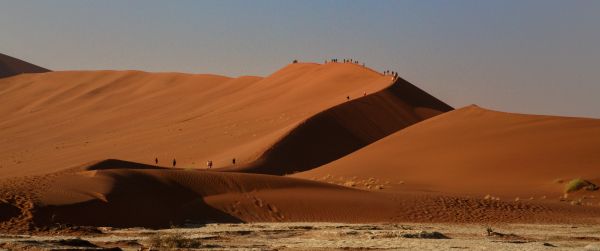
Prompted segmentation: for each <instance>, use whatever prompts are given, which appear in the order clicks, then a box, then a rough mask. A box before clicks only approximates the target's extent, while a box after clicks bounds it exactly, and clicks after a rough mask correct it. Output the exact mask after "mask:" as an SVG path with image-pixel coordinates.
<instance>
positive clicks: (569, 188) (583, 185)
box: [565, 178, 598, 193]
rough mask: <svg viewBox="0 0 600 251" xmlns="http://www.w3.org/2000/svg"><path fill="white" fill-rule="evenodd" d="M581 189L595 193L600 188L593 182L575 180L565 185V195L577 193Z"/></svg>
mask: <svg viewBox="0 0 600 251" xmlns="http://www.w3.org/2000/svg"><path fill="white" fill-rule="evenodd" d="M581 189H585V190H587V191H595V190H598V186H597V185H596V184H594V183H592V182H589V181H587V180H584V179H581V178H577V179H573V180H571V181H569V182H568V183H567V184H566V185H565V193H572V192H577V191H579V190H581Z"/></svg>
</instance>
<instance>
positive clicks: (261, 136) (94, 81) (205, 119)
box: [0, 63, 391, 177]
mask: <svg viewBox="0 0 600 251" xmlns="http://www.w3.org/2000/svg"><path fill="white" fill-rule="evenodd" d="M390 83H391V80H390V77H389V76H382V75H381V74H379V73H376V72H374V71H371V70H369V69H367V68H364V67H361V66H358V65H355V64H342V63H330V64H326V65H320V64H312V63H298V64H291V65H288V66H286V67H284V68H283V69H281V70H279V71H277V72H275V73H274V74H272V75H270V76H267V77H265V78H260V77H239V78H228V77H223V76H216V75H206V74H196V75H194V74H180V73H147V72H139V71H66V72H49V73H42V74H24V75H19V76H15V77H11V78H4V79H0V101H1V102H2V105H1V106H0V116H1V117H2V118H3V119H2V121H0V166H1V168H0V177H14V176H22V175H32V174H44V173H52V172H56V171H60V170H65V169H70V168H73V167H79V166H82V165H86V164H88V163H90V162H94V161H100V160H104V159H124V160H128V161H132V162H139V163H147V164H150V163H154V159H155V158H158V159H159V165H162V166H171V164H172V160H173V158H176V160H177V166H178V167H192V168H205V167H206V161H207V160H213V162H214V168H217V167H223V166H227V165H230V164H231V163H232V159H233V158H236V159H237V163H238V164H239V165H242V164H245V163H248V162H250V161H253V160H256V159H257V158H258V157H259V156H260V155H261V154H262V153H263V152H264V151H265V150H266V149H268V148H269V147H270V146H272V145H273V144H275V143H276V142H277V140H279V139H280V138H281V137H283V136H284V135H286V133H288V131H289V130H291V129H293V128H295V127H296V126H297V125H298V124H299V123H301V122H302V121H305V120H306V119H308V118H310V117H311V116H313V115H315V114H317V113H319V112H321V111H323V110H326V109H328V108H330V107H333V106H335V105H338V104H341V103H344V102H347V101H346V97H347V96H350V97H351V98H356V97H359V96H362V95H363V93H365V92H366V93H373V92H376V91H379V90H382V89H384V88H385V87H387V86H389V85H390Z"/></svg>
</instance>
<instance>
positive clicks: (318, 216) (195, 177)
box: [0, 163, 600, 231]
mask: <svg viewBox="0 0 600 251" xmlns="http://www.w3.org/2000/svg"><path fill="white" fill-rule="evenodd" d="M115 164H116V165H114V166H111V167H110V168H106V169H103V170H94V171H82V172H76V173H69V174H63V175H59V176H53V177H48V176H47V177H46V178H44V179H40V180H38V181H37V189H35V190H34V191H33V192H32V193H31V194H30V195H34V197H35V198H36V199H35V201H37V202H36V204H35V205H34V206H33V207H29V208H28V207H26V206H24V205H19V206H20V208H19V210H21V211H22V214H24V215H25V216H24V217H23V216H20V217H16V218H15V219H14V220H12V221H8V222H2V223H0V230H2V231H12V230H15V229H30V230H31V229H32V227H33V226H37V227H44V226H56V224H74V225H83V226H112V227H140V226H142V227H151V228H164V227H169V226H171V225H175V226H181V225H194V224H204V223H208V222H307V221H308V222H324V221H327V222H332V221H333V222H357V223H359V222H407V221H410V222H589V221H590V220H589V219H590V218H591V217H599V216H600V212H599V211H598V210H593V208H591V209H590V208H589V207H587V208H585V207H579V208H573V207H572V206H570V205H568V204H563V205H557V204H543V203H539V202H537V203H536V202H532V203H516V202H502V201H489V200H483V199H477V198H475V199H474V198H460V197H450V196H444V195H432V194H427V193H415V192H410V193H401V192H399V193H385V192H373V191H363V190H357V189H352V188H346V187H343V186H337V185H333V184H327V183H322V182H315V181H309V180H303V179H295V178H289V177H281V176H272V175H262V174H246V173H231V172H214V171H201V170H175V169H170V170H156V169H125V168H122V167H121V166H119V164H121V163H115ZM29 185H31V184H29ZM565 212H569V215H570V216H571V218H568V219H564V218H561V217H559V216H560V215H561V214H564V213H565Z"/></svg>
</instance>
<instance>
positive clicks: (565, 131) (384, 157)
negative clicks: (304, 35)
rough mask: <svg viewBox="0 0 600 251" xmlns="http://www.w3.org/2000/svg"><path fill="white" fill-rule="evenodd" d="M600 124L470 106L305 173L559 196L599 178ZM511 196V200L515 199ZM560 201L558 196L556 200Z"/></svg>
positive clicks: (425, 186) (415, 186)
mask: <svg viewBox="0 0 600 251" xmlns="http://www.w3.org/2000/svg"><path fill="white" fill-rule="evenodd" d="M598 149H600V120H598V119H587V118H568V117H556V116H539V115H524V114H512V113H504V112H496V111H490V110H486V109H482V108H480V107H477V106H469V107H465V108H461V109H458V110H455V111H452V112H448V113H445V114H443V115H440V116H437V117H435V118H432V119H429V120H426V121H423V122H421V123H418V124H415V125H413V126H411V127H409V128H406V129H404V130H401V131H399V132H397V133H395V134H392V135H390V136H388V137H386V138H384V139H382V140H380V141H378V142H375V143H374V144H371V145H369V146H367V147H365V148H363V149H360V150H359V151H356V152H355V153H353V154H351V155H348V156H345V157H344V158H341V159H339V160H337V161H334V162H332V163H329V164H327V165H324V166H322V167H319V168H317V169H313V170H310V171H308V172H304V173H299V174H297V175H295V176H296V177H302V178H319V177H323V176H326V175H333V176H346V177H351V176H357V177H362V178H363V179H365V178H367V179H368V178H369V177H375V178H379V179H384V180H388V181H389V182H391V183H392V184H396V183H397V182H399V181H403V182H404V184H403V185H399V186H398V188H399V189H403V190H406V189H414V190H427V191H437V192H442V193H457V194H476V195H477V196H483V195H485V194H492V195H503V196H511V197H512V196H514V197H521V198H529V197H530V196H556V197H558V196H560V195H562V192H563V190H564V183H562V184H561V183H559V181H560V180H564V181H568V180H570V179H573V178H578V177H582V178H586V179H590V180H599V178H600V169H598V167H599V166H600V154H598ZM514 197H512V198H514ZM556 197H554V198H556Z"/></svg>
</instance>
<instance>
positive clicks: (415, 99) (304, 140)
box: [227, 78, 452, 175]
mask: <svg viewBox="0 0 600 251" xmlns="http://www.w3.org/2000/svg"><path fill="white" fill-rule="evenodd" d="M450 110H452V107H450V106H448V105H447V104H445V103H444V102H442V101H440V100H438V99H436V98H435V97H433V96H431V95H429V94H428V93H426V92H424V91H423V90H421V89H419V88H417V87H416V86H414V85H412V84H411V83H409V82H407V81H406V80H404V79H401V78H400V79H397V80H396V81H395V82H394V84H393V85H391V86H389V87H387V88H385V89H383V90H381V91H378V92H376V93H373V94H370V95H367V96H364V97H361V98H359V99H356V100H352V101H349V102H346V103H343V104H340V105H337V106H335V107H332V108H330V109H327V110H325V111H323V112H321V113H319V114H317V115H315V116H313V117H310V118H309V119H308V120H306V121H304V122H303V123H302V124H300V125H299V126H298V127H296V128H294V129H293V130H291V131H290V132H289V133H288V134H287V135H285V136H284V137H283V138H282V139H281V140H279V141H278V142H276V143H275V144H274V145H273V146H272V147H271V148H269V149H268V150H267V151H266V152H265V153H264V154H263V155H262V156H261V157H260V158H259V159H258V160H257V161H255V162H252V163H249V164H247V165H244V166H240V167H236V168H229V169H227V170H233V171H244V172H257V173H268V174H278V175H281V174H290V173H295V172H298V171H305V170H309V169H312V168H315V167H318V166H321V165H323V164H326V163H328V162H331V161H333V160H336V159H338V158H341V157H343V156H345V155H348V154H351V153H352V152H353V151H356V150H358V149H360V148H362V147H364V146H366V145H368V144H370V143H373V142H375V141H377V140H379V139H381V138H383V137H385V136H387V135H390V134H392V133H394V132H396V131H398V130H401V129H402V128H405V127H407V126H410V125H412V124H414V123H418V122H420V121H422V120H425V119H428V118H430V117H433V116H436V115H438V114H441V113H444V112H447V111H450Z"/></svg>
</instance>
